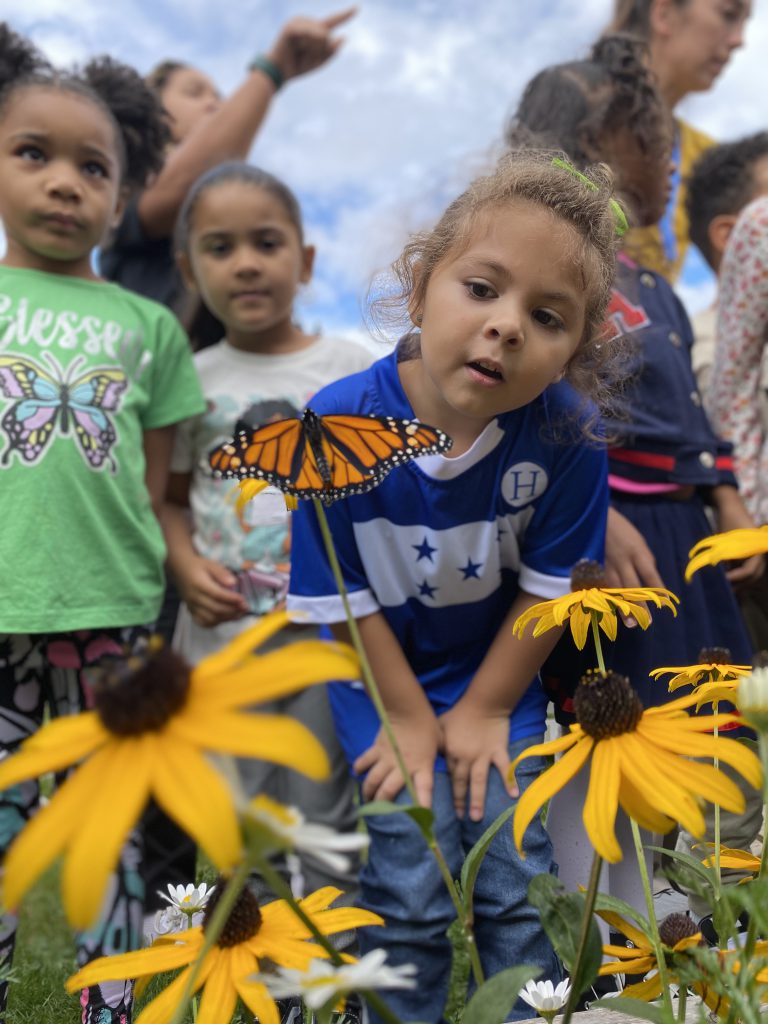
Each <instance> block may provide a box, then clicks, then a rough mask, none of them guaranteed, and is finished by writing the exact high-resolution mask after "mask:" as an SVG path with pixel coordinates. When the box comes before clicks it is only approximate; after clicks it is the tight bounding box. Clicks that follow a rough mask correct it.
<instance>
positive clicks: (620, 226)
mask: <svg viewBox="0 0 768 1024" xmlns="http://www.w3.org/2000/svg"><path fill="white" fill-rule="evenodd" d="M552 166H553V167H559V168H560V169H561V170H562V171H567V172H568V173H569V174H571V175H573V177H574V178H578V179H579V181H581V182H583V183H584V184H585V185H586V186H587V188H591V189H592V191H593V192H597V191H598V186H597V185H596V184H595V183H594V181H590V180H589V178H588V177H587V176H586V174H582V173H581V171H579V170H577V169H576V168H575V167H574V166H573V164H571V163H569V162H568V161H567V160H561V159H560V157H559V156H556V157H553V159H552ZM611 209H612V210H613V215H614V217H615V218H616V234H617V235H618V236H619V238H621V237H622V235H625V234H626V233H627V231H628V230H629V224H628V223H627V215H626V214H625V213H624V211H623V210H622V208H621V204H620V203H619V202H617V200H615V199H611Z"/></svg>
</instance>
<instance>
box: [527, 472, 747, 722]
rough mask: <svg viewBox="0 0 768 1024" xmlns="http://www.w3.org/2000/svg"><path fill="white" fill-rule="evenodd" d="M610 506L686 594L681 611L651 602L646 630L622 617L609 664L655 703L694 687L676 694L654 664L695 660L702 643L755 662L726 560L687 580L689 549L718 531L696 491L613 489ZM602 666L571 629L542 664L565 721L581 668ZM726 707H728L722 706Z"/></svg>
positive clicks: (607, 652) (668, 581) (737, 660)
mask: <svg viewBox="0 0 768 1024" xmlns="http://www.w3.org/2000/svg"><path fill="white" fill-rule="evenodd" d="M611 504H612V505H613V506H614V507H615V508H616V510H617V511H618V512H620V513H621V514H622V515H623V516H626V518H627V519H628V520H629V521H630V522H631V523H632V524H633V525H634V526H635V527H636V528H637V530H639V532H640V533H641V534H642V535H643V537H644V538H645V540H646V542H647V544H648V546H649V547H650V549H651V551H652V552H653V554H654V556H655V558H656V566H657V568H658V571H659V575H660V576H661V578H662V580H663V581H664V585H665V586H666V587H667V589H669V590H671V591H672V593H673V594H675V595H676V596H677V597H679V598H680V605H679V607H678V610H677V615H676V616H675V615H673V614H672V612H671V611H669V610H667V609H666V608H659V609H657V608H654V607H653V606H652V605H651V606H650V611H651V614H652V615H653V621H652V623H651V625H650V627H649V628H648V629H647V630H645V631H644V630H642V629H640V627H639V626H636V627H635V628H633V629H628V628H627V627H626V626H625V625H624V624H623V623H622V622H621V621H619V626H618V636H617V638H616V642H615V643H611V641H610V640H608V639H607V638H606V637H604V634H602V633H601V639H602V640H603V653H604V656H605V660H606V665H607V666H608V667H610V668H613V670H614V671H616V672H619V673H621V674H622V675H626V676H628V677H629V679H630V680H631V682H632V685H633V687H634V688H635V690H636V691H637V693H638V695H639V696H640V699H641V701H642V702H643V705H644V706H645V707H654V706H657V705H659V704H664V703H666V702H667V701H670V700H675V699H676V698H678V697H682V696H684V695H685V694H686V693H688V692H689V691H690V687H681V688H680V689H677V690H675V691H674V692H673V693H670V692H669V690H668V687H667V683H668V680H669V678H670V677H665V678H663V679H660V680H658V681H655V680H653V679H651V678H650V676H649V672H650V671H651V669H654V668H661V667H664V666H672V665H695V664H697V663H698V662H699V653H700V651H701V649H702V648H703V647H726V648H728V649H729V650H730V652H731V661H732V663H733V664H741V665H747V664H751V663H752V649H751V645H750V641H749V636H748V634H747V630H746V626H745V625H744V621H743V619H742V616H741V612H740V611H739V606H738V604H737V602H736V598H735V597H734V594H733V590H732V588H731V585H730V583H729V582H728V580H727V579H726V578H725V571H724V566H723V564H721V565H718V566H715V567H707V568H705V569H700V570H699V571H698V572H697V573H695V574H694V576H693V578H692V579H691V582H690V583H686V582H685V568H686V565H687V564H688V552H689V551H690V550H691V548H692V547H693V546H694V544H696V543H697V541H699V540H701V539H702V537H706V536H708V535H710V534H711V533H713V532H715V531H714V530H713V528H712V526H711V524H710V522H709V520H708V519H707V517H706V515H705V512H704V505H703V503H702V501H701V499H700V498H699V497H698V496H697V495H696V496H694V497H693V498H691V499H690V500H687V501H675V500H673V499H671V498H669V497H664V496H663V495H662V496H656V495H654V496H652V497H645V496H643V497H637V496H634V495H631V496H630V495H624V494H619V493H617V492H613V493H612V496H611ZM596 664H597V660H596V657H595V652H594V647H593V645H592V642H591V640H590V641H589V642H588V643H587V646H586V647H585V649H584V651H583V652H577V651H576V649H575V646H574V645H573V643H572V641H571V640H570V633H567V634H566V636H565V637H564V638H563V640H562V641H561V642H560V643H559V644H558V646H557V647H556V648H555V651H554V652H553V655H552V656H551V657H550V659H549V660H548V661H547V663H546V664H545V666H544V668H543V669H542V679H543V681H544V685H545V687H546V688H547V689H548V691H549V693H550V696H551V699H552V700H553V701H554V702H555V710H556V715H557V719H558V721H560V722H561V723H563V724H566V723H568V722H571V721H573V715H572V714H571V713H570V712H571V708H570V703H571V702H570V696H572V694H573V689H574V687H575V685H576V684H577V683H578V679H579V678H580V675H581V673H583V671H586V670H587V669H588V668H593V667H595V666H596ZM707 707H709V706H707ZM703 710H704V709H703ZM720 710H721V711H726V710H730V708H729V707H726V706H724V705H722V704H721V705H720Z"/></svg>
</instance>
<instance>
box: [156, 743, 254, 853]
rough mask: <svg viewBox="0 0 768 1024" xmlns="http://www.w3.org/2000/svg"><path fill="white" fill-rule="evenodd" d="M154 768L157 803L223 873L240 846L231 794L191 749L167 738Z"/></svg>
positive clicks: (198, 754)
mask: <svg viewBox="0 0 768 1024" xmlns="http://www.w3.org/2000/svg"><path fill="white" fill-rule="evenodd" d="M162 753H163V756H162V757H161V758H159V759H158V761H157V763H156V764H155V765H154V773H153V779H152V789H153V793H154V796H155V799H156V800H157V802H158V804H159V805H160V806H161V807H162V808H163V810H164V811H165V812H166V814H168V815H169V816H170V817H172V818H173V820H174V821H176V822H178V823H179V825H181V827H182V828H183V829H184V831H185V832H187V833H188V834H189V835H190V836H192V838H193V839H194V840H195V841H196V842H197V843H198V845H199V846H201V847H202V848H203V850H205V852H206V854H207V855H208V857H209V858H210V859H211V860H212V861H213V863H214V864H216V866H217V867H218V868H219V869H220V870H222V871H226V870H227V869H229V868H232V867H234V865H235V864H237V862H238V860H239V859H240V854H241V852H242V844H241V839H240V829H239V826H238V823H237V815H236V814H235V809H234V805H233V803H232V795H231V793H230V791H229V787H228V786H227V784H226V782H225V781H224V779H223V778H222V776H221V775H220V774H219V773H218V772H217V771H216V769H215V768H213V767H212V766H211V765H210V764H209V763H208V762H207V761H206V759H205V758H204V757H203V756H202V755H201V754H200V753H199V752H198V751H197V750H196V749H195V748H194V747H192V746H186V745H184V744H182V743H181V742H180V741H179V740H178V739H176V738H173V739H170V738H169V739H168V740H167V742H166V743H165V744H164V745H163V748H162Z"/></svg>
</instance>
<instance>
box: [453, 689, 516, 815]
mask: <svg viewBox="0 0 768 1024" xmlns="http://www.w3.org/2000/svg"><path fill="white" fill-rule="evenodd" d="M439 724H440V729H441V731H442V734H443V751H444V753H445V760H446V763H447V764H448V771H449V772H450V773H451V785H452V787H453V805H454V807H455V809H456V814H457V815H458V816H459V817H460V818H463V817H464V815H465V814H466V813H467V797H469V817H470V819H471V820H472V821H481V820H482V817H483V814H484V813H485V794H486V790H487V788H488V772H489V771H490V769H491V766H492V765H495V766H496V768H498V770H499V772H500V774H501V777H502V780H503V781H504V784H505V786H506V787H507V792H508V793H509V795H510V796H511V797H516V796H517V795H518V789H517V786H516V785H515V783H514V782H509V781H508V780H507V773H508V770H509V764H510V762H509V712H508V711H504V712H502V711H498V712H491V711H485V710H481V709H480V708H478V707H475V706H473V705H471V704H468V703H466V702H465V703H462V702H461V701H459V703H458V704H456V706H455V707H452V708H451V709H450V711H446V712H445V714H443V715H441V716H440V719H439Z"/></svg>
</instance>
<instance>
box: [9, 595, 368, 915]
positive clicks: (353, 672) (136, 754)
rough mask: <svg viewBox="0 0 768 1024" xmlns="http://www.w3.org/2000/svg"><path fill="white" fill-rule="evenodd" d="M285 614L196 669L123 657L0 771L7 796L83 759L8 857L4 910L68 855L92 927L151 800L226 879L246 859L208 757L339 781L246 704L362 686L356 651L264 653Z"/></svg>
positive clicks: (304, 737) (308, 741)
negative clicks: (83, 703) (331, 686)
mask: <svg viewBox="0 0 768 1024" xmlns="http://www.w3.org/2000/svg"><path fill="white" fill-rule="evenodd" d="M287 621H288V619H287V616H286V615H284V614H283V613H276V614H274V615H271V616H267V617H265V618H264V619H263V620H261V621H260V622H259V623H258V624H257V625H256V626H254V627H253V628H252V629H249V630H246V631H245V632H244V633H243V634H241V635H240V636H239V637H238V638H237V639H236V640H235V641H233V642H232V643H231V644H230V645H229V646H228V647H226V648H225V649H224V650H222V651H220V652H218V653H216V654H214V655H212V656H211V657H209V658H206V659H205V660H204V661H202V662H201V663H200V664H199V665H198V666H197V667H196V668H194V669H191V670H190V669H189V667H188V666H187V665H186V664H185V663H184V662H183V661H182V660H181V659H180V658H179V657H178V656H177V655H175V654H174V653H173V652H172V651H169V650H167V649H166V648H161V649H158V648H157V647H156V645H155V644H153V643H149V644H148V645H147V647H146V649H144V650H135V651H133V652H131V653H130V655H129V656H128V657H126V658H123V659H113V660H111V661H109V662H107V663H105V664H104V666H103V667H102V668H101V669H100V670H99V671H98V673H96V674H95V676H94V678H93V686H94V699H95V705H96V709H95V710H93V711H87V712H85V713H84V714H80V715H74V716H71V717H68V718H61V719H56V720H54V721H52V722H50V723H49V724H48V725H46V726H45V727H44V728H42V729H41V730H40V731H39V732H38V733H36V734H35V735H34V736H32V737H31V738H30V739H28V740H27V741H26V742H25V743H24V744H23V745H22V747H21V750H20V751H19V753H17V754H15V755H13V756H12V757H9V758H8V759H7V760H6V761H4V762H3V763H2V764H0V789H6V788H7V787H9V786H12V785H14V784H16V783H17V782H21V781H22V780H24V779H29V778H33V777H35V776H37V775H40V774H42V773H43V772H49V771H61V770H62V769H63V768H67V767H69V766H70V765H73V764H76V763H77V762H79V761H81V762H83V763H82V764H81V765H80V767H79V768H78V769H77V770H76V771H75V772H73V773H72V774H71V775H70V777H69V778H68V779H67V780H66V782H65V783H64V784H63V785H62V786H61V788H60V789H59V790H58V792H57V793H55V795H54V796H53V798H52V800H51V801H50V803H49V804H48V805H47V806H46V807H44V808H43V809H42V810H41V811H40V812H39V813H38V814H37V815H36V816H35V817H34V818H33V819H32V820H31V821H30V823H29V824H28V825H27V826H26V827H25V828H24V829H23V830H22V832H21V833H20V834H19V836H18V837H17V838H16V840H15V841H14V843H13V844H12V845H11V847H10V849H9V851H8V855H7V857H6V860H5V866H4V878H3V902H4V905H5V906H7V907H11V908H13V907H16V906H17V905H18V904H19V901H20V900H21V898H22V897H23V895H24V893H25V892H26V891H27V889H28V888H29V887H30V886H31V885H32V884H33V883H34V882H35V880H36V879H37V878H38V877H39V876H40V875H41V874H42V873H43V872H44V871H45V870H46V868H47V867H48V866H49V865H50V864H51V863H52V862H53V861H54V860H55V859H56V858H57V857H58V856H59V855H62V854H63V855H64V858H65V859H64V868H63V872H62V889H63V904H64V908H65V910H66V913H67V916H68V918H69V920H70V921H71V922H72V924H73V925H74V926H75V927H80V928H83V927H87V926H88V925H90V924H91V923H92V921H93V920H94V918H95V917H96V915H97V913H98V910H99V907H100V905H101V900H102V896H103V894H104V888H105V886H106V883H107V879H108V877H109V875H110V873H111V872H112V870H113V869H114V867H115V864H116V862H117V859H118V855H119V852H120V849H121V847H122V845H123V843H124V842H125V840H126V837H127V836H128V833H129V832H130V830H131V829H132V828H133V826H134V825H135V823H136V822H137V821H138V819H139V817H140V816H141V813H142V811H143V809H144V807H145V805H146V803H147V800H148V799H149V797H150V796H152V797H154V798H155V800H156V801H157V803H158V804H159V805H160V806H161V807H162V808H163V810H164V811H165V812H166V813H167V814H168V815H169V816H170V817H171V818H173V819H174V820H175V821H177V822H178V823H179V825H181V827H182V828H183V829H184V831H185V832H187V833H188V834H189V835H191V836H192V837H193V838H194V839H195V840H196V842H197V843H198V844H199V845H200V846H201V847H202V848H203V849H204V850H205V852H206V853H207V855H208V856H209V857H210V859H211V860H212V861H213V862H214V864H216V865H217V866H219V867H220V868H221V869H222V870H229V869H231V868H232V867H233V866H234V865H235V864H236V863H238V861H239V860H240V857H241V854H242V841H241V835H240V826H239V823H238V817H237V811H236V807H235V800H234V797H233V794H232V792H231V791H230V789H229V787H228V786H227V784H226V782H225V780H224V778H223V776H222V774H221V773H220V772H219V771H217V769H216V768H215V767H214V766H213V764H212V763H211V762H210V761H209V760H208V758H207V757H206V753H207V752H214V753H225V754H231V755H237V756H242V757H258V758H261V759H263V760H266V761H273V762H275V763H276V764H281V765H287V766H289V767H292V768H295V769H297V770H298V771H301V772H303V773H304V774H306V775H308V776H310V777H311V778H314V779H319V778H323V777H324V776H325V775H326V774H327V772H328V759H327V756H326V754H325V751H324V750H323V748H322V746H321V745H320V743H319V742H318V741H317V740H316V739H315V737H314V736H313V735H312V733H311V732H310V731H309V730H308V729H306V728H305V727H304V726H302V725H300V724H299V723H297V722H295V721H293V720H292V719H290V718H287V717H285V716H281V715H261V714H254V713H251V712H248V713H245V712H243V711H242V709H243V708H247V707H250V706H251V705H253V704H255V703H258V702H260V701H266V700H272V699H273V698H275V697H281V696H283V695H284V694H288V693H293V692H295V691H296V690H300V689H303V688H304V687H306V686H309V685H311V684H313V683H320V682H324V681H326V680H328V679H350V680H351V679H355V678H356V677H357V675H358V667H357V660H356V658H355V656H354V652H353V651H352V649H351V648H348V647H344V646H343V645H335V644H326V643H323V642H321V641H319V640H314V641H313V640H307V641H302V642H297V643H294V644H290V645H289V646H286V647H282V648H280V649H278V650H275V651H270V652H268V653H265V654H255V653H254V648H256V647H258V646H260V645H261V644H263V643H264V642H265V641H266V640H268V639H269V638H270V637H271V636H272V635H273V634H274V633H276V632H277V631H278V630H279V629H280V628H282V626H284V625H285V624H286V623H287Z"/></svg>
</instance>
